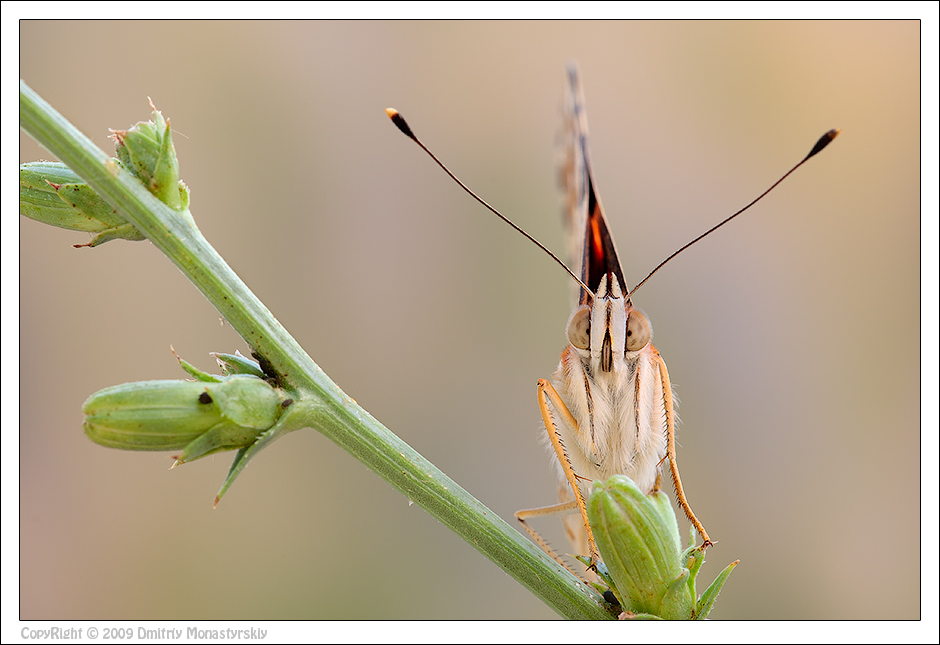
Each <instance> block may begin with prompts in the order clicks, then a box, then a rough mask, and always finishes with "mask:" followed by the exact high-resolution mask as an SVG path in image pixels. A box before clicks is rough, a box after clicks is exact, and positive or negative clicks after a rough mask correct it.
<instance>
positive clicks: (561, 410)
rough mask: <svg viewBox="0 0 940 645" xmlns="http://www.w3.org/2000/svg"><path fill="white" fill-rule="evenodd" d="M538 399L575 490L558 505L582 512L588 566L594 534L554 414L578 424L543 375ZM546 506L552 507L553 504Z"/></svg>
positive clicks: (593, 560)
mask: <svg viewBox="0 0 940 645" xmlns="http://www.w3.org/2000/svg"><path fill="white" fill-rule="evenodd" d="M538 399H539V411H540V412H541V414H542V421H543V422H544V423H545V430H546V432H548V439H549V441H550V442H551V444H552V448H553V449H554V451H555V455H556V456H557V457H558V463H559V464H561V469H562V472H564V474H565V479H567V480H568V483H569V484H570V485H571V490H572V492H573V493H574V501H573V502H565V503H563V504H559V505H558V507H562V508H561V510H574V509H575V508H577V509H578V510H579V511H580V512H581V521H582V522H583V523H584V529H585V532H586V533H587V541H588V551H589V555H590V558H591V566H592V567H593V566H594V565H595V564H596V563H597V561H598V560H599V556H598V554H597V545H596V544H595V542H594V534H593V532H591V524H590V522H588V516H587V508H586V507H585V505H584V496H583V495H582V494H581V487H580V486H578V476H577V475H576V474H575V472H574V468H572V467H571V460H570V459H569V458H568V454H567V453H566V452H565V446H564V445H563V444H562V442H561V436H560V435H559V433H558V427H557V425H556V416H555V415H556V414H557V415H558V417H559V419H558V421H559V422H560V423H567V424H568V425H569V426H570V427H572V428H577V427H578V422H577V420H575V418H574V416H573V415H572V414H571V412H570V411H569V410H568V406H566V405H565V403H564V401H562V400H561V397H560V396H558V392H556V391H555V388H554V387H552V384H551V383H549V382H548V381H546V380H545V379H539V386H538ZM553 411H554V412H553ZM548 508H549V509H554V508H556V507H548ZM559 512H560V511H559ZM516 517H517V518H518V517H519V513H516ZM520 522H523V525H525V521H524V520H523V519H521V518H520ZM526 531H527V532H529V534H530V535H532V533H533V531H532V529H531V528H529V527H528V526H526ZM536 542H539V543H540V545H542V544H543V543H544V540H541V537H540V538H539V539H536ZM542 548H543V549H544V548H545V546H542ZM546 552H547V551H546ZM556 559H557V558H556Z"/></svg>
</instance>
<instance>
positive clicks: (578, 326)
mask: <svg viewBox="0 0 940 645" xmlns="http://www.w3.org/2000/svg"><path fill="white" fill-rule="evenodd" d="M568 342H569V343H571V344H572V345H574V346H575V347H577V348H578V349H588V348H589V347H590V346H591V307H590V305H581V306H580V307H578V308H577V309H575V310H574V313H573V314H571V318H569V319H568Z"/></svg>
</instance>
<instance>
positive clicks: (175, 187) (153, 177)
mask: <svg viewBox="0 0 940 645" xmlns="http://www.w3.org/2000/svg"><path fill="white" fill-rule="evenodd" d="M150 107H151V108H152V109H153V117H152V118H153V120H152V121H147V122H143V121H141V122H139V123H137V124H136V125H134V126H133V127H131V129H130V130H112V134H111V137H112V138H113V139H114V141H115V143H116V144H117V146H116V149H117V156H118V160H119V161H120V162H121V164H122V165H123V166H124V167H125V168H127V169H128V170H129V171H130V172H131V173H132V174H133V175H134V176H136V177H137V178H138V179H140V181H141V182H143V184H144V185H145V186H146V187H147V190H149V191H150V192H151V193H153V195H154V196H155V197H157V199H159V200H160V201H162V202H163V203H164V204H166V205H167V206H169V207H170V208H172V209H174V210H178V211H179V210H185V209H187V208H188V207H189V188H187V187H186V184H184V183H183V182H182V181H180V178H179V162H178V161H177V158H176V149H175V148H174V147H173V137H172V134H171V131H170V122H169V121H167V120H166V119H164V118H163V114H161V113H160V111H159V110H157V108H155V107H154V105H153V103H152V102H151V103H150Z"/></svg>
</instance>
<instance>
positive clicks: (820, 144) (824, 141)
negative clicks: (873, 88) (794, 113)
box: [627, 129, 840, 299]
mask: <svg viewBox="0 0 940 645" xmlns="http://www.w3.org/2000/svg"><path fill="white" fill-rule="evenodd" d="M839 132H840V130H837V129H833V130H830V131H829V132H827V133H826V134H824V135H822V136H821V137H820V138H819V141H817V142H816V145H815V146H813V149H812V150H810V151H809V154H808V155H806V156H805V157H803V160H802V161H801V162H800V163H798V164H796V165H795V166H793V167H792V168H790V170H788V171H787V173H786V174H785V175H784V176H783V177H781V178H780V179H778V180H777V181H776V182H774V184H773V186H771V187H770V188H768V189H767V190H765V191H764V192H762V193H761V194H760V195H758V196H757V197H756V198H755V199H754V200H753V201H752V202H751V203H750V204H748V205H747V206H745V207H744V208H742V209H741V210H739V211H738V212H736V213H734V214H733V215H731V216H730V217H727V218H725V219H724V220H723V221H721V222H719V223H718V224H715V225H714V226H712V227H711V228H710V229H708V230H707V231H705V232H704V233H702V234H701V235H699V236H698V237H697V238H695V239H694V240H692V241H691V242H689V243H688V244H686V245H685V246H683V247H682V248H681V249H679V250H678V251H676V252H675V253H673V254H672V255H670V256H669V257H668V258H666V259H665V260H663V261H662V262H660V263H659V265H658V266H657V267H656V268H655V269H653V270H652V271H650V273H649V275H648V276H646V277H645V278H643V279H642V280H641V281H640V282H639V283H638V284H637V285H636V286H635V287H633V291H631V292H630V293H629V294H628V295H627V298H628V299H629V298H631V297H633V294H634V293H636V291H637V289H639V288H640V287H642V286H643V285H644V284H645V283H646V281H647V280H649V279H650V278H652V277H653V274H654V273H656V272H657V271H659V270H660V269H662V268H663V266H665V264H666V263H667V262H669V261H670V260H671V259H673V258H674V257H676V256H677V255H679V254H680V253H682V252H683V251H685V250H686V249H687V248H689V247H690V246H692V245H693V244H695V243H696V242H698V241H699V240H701V239H702V238H703V237H705V236H707V235H711V234H712V233H714V232H715V231H716V230H718V229H719V228H721V227H722V226H724V225H725V224H727V223H728V222H730V221H731V220H733V219H734V218H735V217H737V216H738V215H740V214H741V213H743V212H744V211H746V210H747V209H749V208H750V207H751V206H753V205H754V204H756V203H757V202H759V201H760V200H761V199H763V198H764V196H765V195H767V193H769V192H770V191H772V190H773V189H774V188H776V187H777V186H779V185H780V183H781V182H782V181H783V180H784V179H786V178H787V177H789V176H790V175H791V174H792V173H793V171H794V170H796V169H797V168H799V167H800V166H802V165H803V164H804V163H806V162H807V161H809V159H810V158H811V157H813V156H815V155H816V154H818V153H819V152H821V151H822V149H823V148H825V147H826V146H827V145H829V143H830V142H831V141H832V140H833V139H835V138H836V137H837V136H838V135H839Z"/></svg>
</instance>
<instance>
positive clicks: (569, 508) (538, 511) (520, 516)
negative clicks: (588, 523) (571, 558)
mask: <svg viewBox="0 0 940 645" xmlns="http://www.w3.org/2000/svg"><path fill="white" fill-rule="evenodd" d="M577 510H578V504H577V502H576V501H574V500H572V501H570V502H562V503H561V504H555V505H554V506H543V507H542V508H529V509H525V510H521V511H516V519H517V520H519V523H520V524H522V528H524V529H525V531H526V533H528V534H529V536H530V537H531V538H532V539H533V540H534V541H535V543H536V544H538V545H539V546H540V547H542V550H543V551H545V553H547V554H548V555H549V556H551V558H552V560H554V561H555V562H557V563H558V564H560V565H561V566H563V567H564V568H565V569H567V570H568V571H571V573H572V574H574V575H575V576H578V574H577V572H575V571H572V570H571V567H569V566H568V565H567V564H566V563H565V561H564V560H562V559H561V557H560V556H559V555H558V554H557V553H555V550H554V549H552V547H551V546H549V544H548V542H546V541H545V538H543V537H542V536H541V535H539V532H538V531H536V530H535V529H533V528H532V527H531V526H529V523H528V522H526V520H528V519H531V518H533V517H553V516H555V515H566V514H568V513H572V512H575V511H577ZM578 577H580V576H578Z"/></svg>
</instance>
